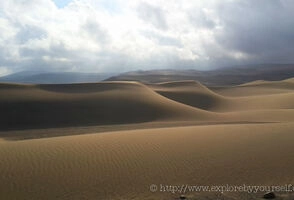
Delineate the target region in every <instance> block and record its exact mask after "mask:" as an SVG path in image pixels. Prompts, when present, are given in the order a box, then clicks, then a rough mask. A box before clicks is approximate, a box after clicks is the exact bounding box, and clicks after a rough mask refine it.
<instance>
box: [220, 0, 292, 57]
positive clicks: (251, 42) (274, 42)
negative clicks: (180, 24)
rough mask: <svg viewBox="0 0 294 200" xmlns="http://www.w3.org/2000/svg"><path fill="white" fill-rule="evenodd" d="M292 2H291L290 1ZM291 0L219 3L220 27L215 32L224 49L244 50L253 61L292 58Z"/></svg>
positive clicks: (250, 0) (251, 0)
mask: <svg viewBox="0 0 294 200" xmlns="http://www.w3.org/2000/svg"><path fill="white" fill-rule="evenodd" d="M289 4H291V5H289ZM293 4H294V1H291V2H290V1H288V3H287V4H286V5H285V4H282V2H280V1H276V0H259V1H253V0H249V1H242V2H241V1H233V2H230V3H226V4H221V5H220V6H219V7H218V10H217V12H218V16H219V19H220V22H221V26H223V29H222V30H221V31H220V32H217V33H216V40H217V42H218V43H219V44H220V45H221V46H222V47H223V48H225V49H230V50H235V51H240V52H244V53H246V54H248V55H250V56H252V58H253V61H254V62H293V61H294V57H293V54H294V46H293V44H294V20H293V19H294V12H292V11H293V10H291V9H289V7H288V6H290V7H291V6H292V7H293Z"/></svg>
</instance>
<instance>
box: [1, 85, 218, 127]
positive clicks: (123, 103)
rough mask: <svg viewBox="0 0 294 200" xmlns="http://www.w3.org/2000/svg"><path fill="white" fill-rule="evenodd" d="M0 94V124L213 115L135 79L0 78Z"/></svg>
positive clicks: (46, 124)
mask: <svg viewBox="0 0 294 200" xmlns="http://www.w3.org/2000/svg"><path fill="white" fill-rule="evenodd" d="M0 95H1V99H0V110H1V113H0V120H1V121H2V123H1V125H0V128H1V129H2V130H3V129H10V128H13V129H22V128H36V127H37V128H49V127H69V126H86V125H99V124H100V125H105V124H127V123H138V122H148V121H157V120H167V119H169V120H186V119H198V120H203V119H204V120H205V119H208V118H213V115H211V114H210V113H208V112H206V111H203V110H199V109H195V108H192V107H190V106H187V105H184V104H180V103H177V102H175V101H172V100H169V99H167V98H164V97H162V96H161V95H158V94H157V93H155V92H153V91H152V90H151V89H149V88H148V87H146V86H144V85H143V84H140V83H135V82H104V83H92V84H71V85H13V84H1V85H0Z"/></svg>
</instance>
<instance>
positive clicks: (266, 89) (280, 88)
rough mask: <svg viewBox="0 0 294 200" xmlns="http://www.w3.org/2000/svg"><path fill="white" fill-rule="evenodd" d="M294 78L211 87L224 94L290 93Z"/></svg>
mask: <svg viewBox="0 0 294 200" xmlns="http://www.w3.org/2000/svg"><path fill="white" fill-rule="evenodd" d="M293 80H294V79H293V78H292V79H286V80H284V81H262V80H259V81H253V82H250V83H246V84H242V85H239V86H233V87H210V89H212V90H213V91H214V92H216V93H218V94H220V95H224V96H230V97H231V96H232V97H239V96H252V95H265V94H280V93H289V92H293V90H294V81H293Z"/></svg>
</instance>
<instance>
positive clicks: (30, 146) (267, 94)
mask: <svg viewBox="0 0 294 200" xmlns="http://www.w3.org/2000/svg"><path fill="white" fill-rule="evenodd" d="M0 110H1V112H0V120H1V124H0V137H2V139H0V159H1V164H0V180H1V181H0V199H5V200H10V199H15V200H23V199H25V200H26V199H28V200H39V199H42V200H43V199H44V200H46V199H48V200H49V199H50V200H51V199H62V200H67V199H70V200H75V199H77V200H78V199H87V200H90V199H93V200H94V199H105V200H116V199H117V200H118V199H134V200H137V199H138V200H141V199H144V200H147V199H148V200H156V199H167V200H168V199H179V196H180V194H179V193H175V194H172V193H164V192H159V191H157V192H151V191H150V189H149V187H150V185H151V184H156V185H157V186H159V185H160V184H167V185H182V184H189V185H210V186H211V185H226V184H230V185H243V184H247V185H283V184H291V183H293V181H294V180H293V177H294V168H293V166H294V152H293V143H294V135H293V133H294V79H293V78H292V79H287V80H282V81H254V82H250V83H246V84H241V85H237V86H226V87H224V86H213V87H207V86H204V85H203V84H201V83H199V82H196V81H193V80H192V81H191V80H184V81H169V82H163V83H153V84H151V83H148V84H142V83H138V82H132V81H114V82H101V83H85V84H52V85H33V84H8V83H2V84H0ZM91 127H92V128H91ZM33 129H34V130H33ZM85 133H88V134H85ZM73 134H76V135H75V136H74V135H73ZM65 135H66V136H65ZM56 136H58V137H56ZM23 139H26V140H23ZM263 194H264V193H263V192H260V193H256V194H247V193H242V192H239V193H229V192H227V193H224V194H221V193H217V194H216V193H203V192H188V193H187V194H185V195H186V196H187V197H188V199H191V200H196V199H197V200H198V199H202V200H209V199H224V200H232V199H260V198H261V197H262V195H263ZM277 195H278V198H277V199H285V200H288V199H289V200H290V199H291V198H293V196H291V195H289V194H285V193H277Z"/></svg>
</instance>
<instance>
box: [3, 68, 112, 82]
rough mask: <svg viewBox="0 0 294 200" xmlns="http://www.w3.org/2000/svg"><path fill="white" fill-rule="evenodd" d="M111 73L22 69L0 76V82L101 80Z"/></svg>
mask: <svg viewBox="0 0 294 200" xmlns="http://www.w3.org/2000/svg"><path fill="white" fill-rule="evenodd" d="M113 75H114V74H111V73H76V72H38V71H24V72H18V73H15V74H11V75H8V76H4V77H0V82H8V83H11V82H12V83H35V84H63V83H88V82H98V81H102V80H104V79H106V78H108V77H110V76H113Z"/></svg>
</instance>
